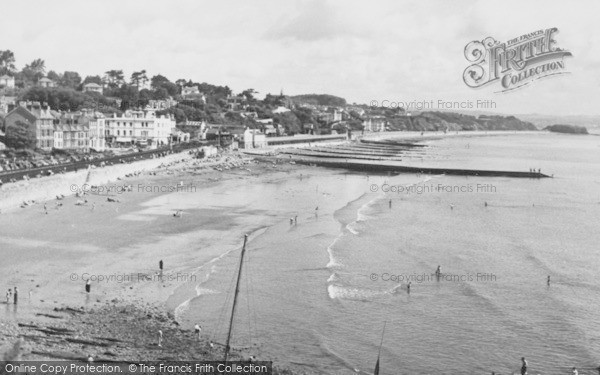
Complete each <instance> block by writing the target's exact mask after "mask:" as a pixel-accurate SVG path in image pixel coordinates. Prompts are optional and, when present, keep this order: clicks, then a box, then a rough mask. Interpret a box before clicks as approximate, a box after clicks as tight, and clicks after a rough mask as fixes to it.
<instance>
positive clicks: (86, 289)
mask: <svg viewBox="0 0 600 375" xmlns="http://www.w3.org/2000/svg"><path fill="white" fill-rule="evenodd" d="M91 290H92V282H91V281H90V279H87V281H86V282H85V291H86V293H89V292H90V291H91Z"/></svg>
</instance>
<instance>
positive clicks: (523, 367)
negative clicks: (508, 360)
mask: <svg viewBox="0 0 600 375" xmlns="http://www.w3.org/2000/svg"><path fill="white" fill-rule="evenodd" d="M521 375H527V361H526V360H525V357H521Z"/></svg>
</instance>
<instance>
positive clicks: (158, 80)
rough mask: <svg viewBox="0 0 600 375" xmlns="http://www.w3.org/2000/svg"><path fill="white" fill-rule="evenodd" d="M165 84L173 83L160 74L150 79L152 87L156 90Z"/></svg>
mask: <svg viewBox="0 0 600 375" xmlns="http://www.w3.org/2000/svg"><path fill="white" fill-rule="evenodd" d="M165 83H171V81H169V79H168V78H167V77H165V76H163V75H160V74H158V75H155V76H154V77H152V79H150V86H151V87H152V88H153V89H155V90H156V89H159V88H161V87H162V86H163V85H164V84H165Z"/></svg>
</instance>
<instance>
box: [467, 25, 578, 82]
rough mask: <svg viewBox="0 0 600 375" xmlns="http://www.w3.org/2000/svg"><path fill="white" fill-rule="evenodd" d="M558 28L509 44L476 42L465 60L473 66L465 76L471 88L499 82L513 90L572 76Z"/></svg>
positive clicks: (523, 37) (491, 39)
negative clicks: (558, 42)
mask: <svg viewBox="0 0 600 375" xmlns="http://www.w3.org/2000/svg"><path fill="white" fill-rule="evenodd" d="M556 32H558V29H557V28H555V27H554V28H551V29H546V30H537V31H534V32H532V33H529V34H525V35H521V36H520V37H518V38H514V39H511V40H509V41H508V42H505V43H500V42H499V41H497V40H495V39H494V38H492V37H487V38H485V39H483V40H482V41H477V40H476V41H473V42H471V43H469V44H467V46H466V47H465V58H466V59H467V60H469V62H470V63H471V64H472V65H470V66H469V67H467V69H465V71H464V73H463V80H464V81H465V83H466V84H467V86H469V87H472V88H478V87H482V86H485V85H487V84H490V83H492V82H496V81H498V82H499V83H500V86H501V87H502V89H501V90H500V91H499V92H504V91H510V90H514V89H517V88H519V87H523V86H525V85H527V84H529V83H531V82H533V81H535V80H537V79H540V78H544V77H548V76H552V75H558V74H565V73H568V72H567V71H566V70H565V61H564V58H565V57H567V56H571V52H569V51H566V50H564V49H561V48H558V47H557V46H556V40H554V39H553V37H554V35H555V33H556Z"/></svg>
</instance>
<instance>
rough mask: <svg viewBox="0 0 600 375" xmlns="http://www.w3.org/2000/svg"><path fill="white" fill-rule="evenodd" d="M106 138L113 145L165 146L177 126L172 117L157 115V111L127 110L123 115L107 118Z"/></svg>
mask: <svg viewBox="0 0 600 375" xmlns="http://www.w3.org/2000/svg"><path fill="white" fill-rule="evenodd" d="M105 127H106V138H108V139H107V141H109V140H110V142H111V143H112V144H113V145H116V144H122V145H127V144H129V145H133V144H136V143H140V144H145V143H148V144H151V145H152V146H165V145H168V144H169V140H170V138H171V134H172V132H173V129H174V128H175V120H174V119H173V118H172V117H167V116H156V112H155V111H150V110H147V111H126V112H125V113H124V114H123V115H122V116H120V117H117V115H116V114H113V117H110V118H107V119H106V124H105Z"/></svg>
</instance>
